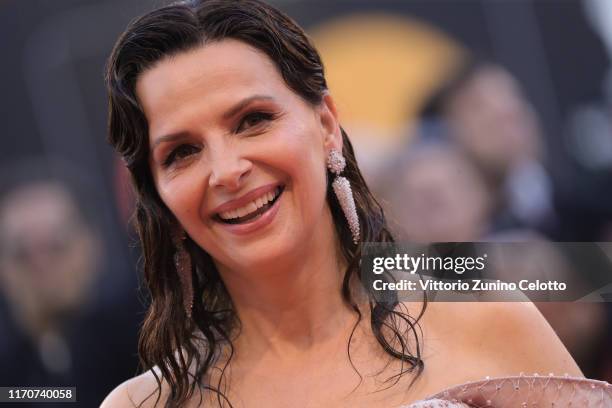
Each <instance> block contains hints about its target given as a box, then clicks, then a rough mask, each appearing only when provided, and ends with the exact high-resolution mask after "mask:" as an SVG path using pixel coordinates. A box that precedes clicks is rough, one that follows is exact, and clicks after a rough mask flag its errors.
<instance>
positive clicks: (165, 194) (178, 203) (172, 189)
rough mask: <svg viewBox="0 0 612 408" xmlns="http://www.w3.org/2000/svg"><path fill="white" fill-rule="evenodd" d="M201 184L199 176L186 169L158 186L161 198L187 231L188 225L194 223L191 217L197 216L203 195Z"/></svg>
mask: <svg viewBox="0 0 612 408" xmlns="http://www.w3.org/2000/svg"><path fill="white" fill-rule="evenodd" d="M202 184H203V181H202V179H201V177H200V178H198V177H197V175H196V174H193V172H192V171H187V172H185V173H182V174H180V175H178V176H177V177H175V178H174V179H172V180H168V181H165V182H163V183H162V184H160V185H159V186H158V191H159V195H160V197H161V199H162V200H163V201H164V203H165V204H166V206H167V207H168V209H170V211H171V212H172V214H174V216H175V217H176V218H177V220H178V221H179V223H180V224H181V225H182V227H183V228H185V230H186V231H187V232H188V233H189V225H194V224H193V218H194V217H197V216H198V208H199V206H200V204H201V202H202V195H203V191H202V189H201V188H200V186H201V185H202Z"/></svg>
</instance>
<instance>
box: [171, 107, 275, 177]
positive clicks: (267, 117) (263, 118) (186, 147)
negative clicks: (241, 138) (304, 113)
mask: <svg viewBox="0 0 612 408" xmlns="http://www.w3.org/2000/svg"><path fill="white" fill-rule="evenodd" d="M277 117H278V113H275V112H265V111H255V112H250V113H247V114H246V115H244V116H242V118H241V119H240V121H239V122H238V125H237V126H236V128H235V130H234V133H242V132H245V133H246V132H247V131H251V130H252V131H254V132H259V131H263V130H264V129H265V128H266V125H267V124H269V123H270V122H271V121H273V120H275V119H276V118H277ZM201 149H202V147H201V146H199V145H196V144H188V143H183V144H179V145H178V146H176V147H174V148H173V149H172V150H171V151H170V153H168V155H167V156H166V158H165V159H164V160H163V162H162V166H163V167H164V168H167V167H170V166H171V165H173V164H175V163H179V162H181V161H182V160H185V159H187V158H189V157H190V156H192V155H194V154H197V153H198V152H199V151H200V150H201Z"/></svg>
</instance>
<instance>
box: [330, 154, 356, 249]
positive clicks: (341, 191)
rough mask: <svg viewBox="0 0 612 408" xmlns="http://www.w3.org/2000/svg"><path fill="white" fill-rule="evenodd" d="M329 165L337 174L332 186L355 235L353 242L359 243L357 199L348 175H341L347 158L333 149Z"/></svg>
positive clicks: (352, 233)
mask: <svg viewBox="0 0 612 408" xmlns="http://www.w3.org/2000/svg"><path fill="white" fill-rule="evenodd" d="M327 167H328V168H329V169H330V170H331V172H332V173H334V174H335V175H336V178H335V179H334V181H333V182H332V187H333V189H334V193H336V197H337V198H338V202H339V203H340V207H341V208H342V212H344V216H345V217H346V220H347V222H348V225H349V229H350V230H351V235H353V243H355V244H357V243H358V242H359V217H358V216H357V208H356V207H355V199H354V198H353V190H352V189H351V184H350V183H349V181H348V180H347V178H346V177H343V176H340V173H342V171H343V170H344V168H345V167H346V160H345V159H344V156H342V153H340V152H339V151H337V150H335V149H331V150H330V151H329V156H328V157H327Z"/></svg>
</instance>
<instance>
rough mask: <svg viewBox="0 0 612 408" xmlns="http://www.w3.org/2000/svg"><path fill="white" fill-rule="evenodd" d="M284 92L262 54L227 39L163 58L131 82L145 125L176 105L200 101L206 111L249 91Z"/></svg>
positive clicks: (172, 110) (183, 108)
mask: <svg viewBox="0 0 612 408" xmlns="http://www.w3.org/2000/svg"><path fill="white" fill-rule="evenodd" d="M287 91H289V89H288V88H287V87H286V85H285V83H284V81H283V79H282V77H281V76H280V73H279V72H278V70H277V68H276V66H275V65H274V63H273V62H272V60H270V58H269V57H268V56H267V55H266V54H265V53H263V52H262V51H260V50H258V49H257V48H254V47H252V46H250V45H248V44H246V43H243V42H241V41H238V40H233V39H224V40H221V41H216V42H212V43H209V44H206V45H202V46H199V47H196V48H194V49H190V50H188V51H185V52H180V53H178V54H176V55H173V56H170V57H167V58H164V59H162V60H161V61H159V62H158V63H157V64H155V65H154V66H153V67H152V68H150V69H148V70H146V71H145V72H143V73H142V74H141V75H140V77H139V78H138V80H137V83H136V93H137V95H138V99H139V101H140V103H141V104H142V106H143V108H144V111H145V114H146V115H147V118H148V119H149V122H150V123H149V126H150V127H155V125H156V124H158V123H156V122H158V121H159V118H161V117H163V118H168V117H169V116H171V115H172V113H173V112H175V111H176V110H177V109H178V108H180V109H181V110H185V109H187V108H188V107H189V106H192V107H194V108H197V105H201V104H205V105H206V106H207V108H208V109H207V110H211V109H215V107H220V106H222V105H224V104H226V103H231V102H232V101H235V100H238V99H241V98H244V97H248V96H250V95H252V94H253V93H270V92H277V93H282V92H287ZM151 130H153V129H151Z"/></svg>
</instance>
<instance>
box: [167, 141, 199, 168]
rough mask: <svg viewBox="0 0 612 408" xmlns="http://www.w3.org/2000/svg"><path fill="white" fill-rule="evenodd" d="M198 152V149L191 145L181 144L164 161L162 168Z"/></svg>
mask: <svg viewBox="0 0 612 408" xmlns="http://www.w3.org/2000/svg"><path fill="white" fill-rule="evenodd" d="M198 151H199V148H198V147H196V146H193V145H188V144H182V145H179V146H177V147H175V148H174V149H173V150H172V151H171V152H170V153H169V154H168V156H167V157H166V159H165V160H164V163H163V165H164V167H168V166H170V165H171V164H173V163H174V162H176V161H177V160H182V159H184V158H186V157H188V156H191V155H193V154H195V153H197V152H198Z"/></svg>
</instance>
